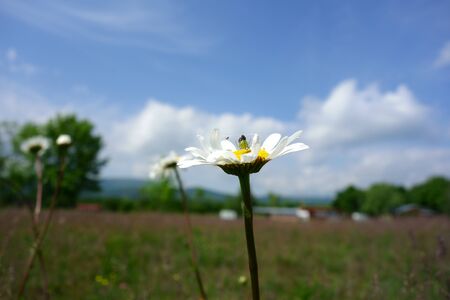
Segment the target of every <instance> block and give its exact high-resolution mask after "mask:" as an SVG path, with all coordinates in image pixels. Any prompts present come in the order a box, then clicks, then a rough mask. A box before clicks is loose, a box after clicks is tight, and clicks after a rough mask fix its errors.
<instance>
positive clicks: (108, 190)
mask: <svg viewBox="0 0 450 300" xmlns="http://www.w3.org/2000/svg"><path fill="white" fill-rule="evenodd" d="M147 182H148V180H144V179H130V178H124V179H120V178H119V179H101V180H100V187H101V191H99V192H82V193H81V198H110V197H119V198H127V199H138V198H139V191H140V189H141V188H142V187H143V186H144V185H145V184H146V183H147ZM203 192H204V197H205V198H207V199H211V200H215V201H224V200H225V199H226V198H227V197H230V196H232V195H231V194H225V193H221V192H217V191H213V190H208V189H203ZM187 193H188V195H189V196H194V195H195V194H196V193H197V188H189V189H187ZM268 199H269V197H268V196H262V197H258V201H261V202H267V201H268ZM282 200H289V201H292V202H299V203H300V202H301V203H304V204H315V205H317V204H328V203H330V202H331V200H332V199H331V198H327V197H289V198H282Z"/></svg>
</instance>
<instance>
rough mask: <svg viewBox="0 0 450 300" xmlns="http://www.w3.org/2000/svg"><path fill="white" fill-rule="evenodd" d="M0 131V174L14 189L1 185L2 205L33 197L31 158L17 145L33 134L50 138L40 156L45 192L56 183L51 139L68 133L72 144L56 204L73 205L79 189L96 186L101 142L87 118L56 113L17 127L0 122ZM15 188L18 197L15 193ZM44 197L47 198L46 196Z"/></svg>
mask: <svg viewBox="0 0 450 300" xmlns="http://www.w3.org/2000/svg"><path fill="white" fill-rule="evenodd" d="M0 132H1V141H2V144H1V145H0V146H1V151H0V153H1V155H2V159H1V161H2V163H1V165H0V166H1V176H2V179H3V181H4V182H5V181H6V182H8V183H9V184H12V185H13V186H14V187H15V189H16V191H13V190H12V189H9V190H8V189H7V188H5V187H4V188H2V190H1V192H0V199H1V200H0V201H1V202H2V204H12V203H14V202H17V200H18V198H26V200H28V199H32V198H33V197H34V196H33V195H34V189H35V186H36V183H35V172H34V161H33V157H31V156H29V155H26V154H24V153H23V152H22V151H21V150H20V145H21V144H22V142H23V141H25V140H26V139H28V138H30V137H32V136H35V135H43V136H46V137H48V138H49V139H50V141H51V144H50V149H48V151H47V152H46V153H45V154H44V155H43V157H42V160H43V163H44V166H45V168H44V186H45V190H44V194H45V195H51V194H52V192H53V189H54V184H55V182H56V176H57V172H58V162H59V158H58V152H57V148H56V146H55V141H56V138H57V137H58V136H59V135H60V134H69V135H70V136H71V137H72V140H73V141H74V143H73V145H72V147H70V148H69V150H68V154H67V159H66V173H65V177H64V181H63V186H62V188H61V193H60V197H59V200H58V201H59V205H60V206H65V207H71V206H74V205H75V204H76V201H77V199H78V197H79V195H80V192H81V191H82V190H98V189H99V186H98V181H99V172H100V169H101V167H102V166H104V165H105V163H106V160H105V159H103V158H100V151H101V149H102V146H103V141H102V138H101V137H100V136H99V135H97V134H96V133H95V132H94V125H93V124H92V123H91V122H90V121H88V120H85V119H79V118H77V116H75V115H73V114H71V115H57V116H56V117H54V118H52V119H50V120H48V121H47V122H46V123H44V124H36V123H31V122H30V123H25V124H24V125H22V126H19V125H17V124H14V123H3V124H2V125H1V130H0ZM18 191H20V194H22V196H19V195H18V194H17V192H18ZM44 199H46V200H48V197H44ZM22 200H25V199H22ZM44 204H45V203H44Z"/></svg>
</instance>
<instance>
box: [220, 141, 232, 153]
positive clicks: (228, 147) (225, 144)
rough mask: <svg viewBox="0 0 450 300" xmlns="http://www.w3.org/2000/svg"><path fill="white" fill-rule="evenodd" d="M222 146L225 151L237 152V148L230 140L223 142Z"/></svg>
mask: <svg viewBox="0 0 450 300" xmlns="http://www.w3.org/2000/svg"><path fill="white" fill-rule="evenodd" d="M220 145H221V146H222V149H223V150H228V151H236V146H235V145H234V144H233V143H232V142H230V141H229V140H223V141H221V142H220Z"/></svg>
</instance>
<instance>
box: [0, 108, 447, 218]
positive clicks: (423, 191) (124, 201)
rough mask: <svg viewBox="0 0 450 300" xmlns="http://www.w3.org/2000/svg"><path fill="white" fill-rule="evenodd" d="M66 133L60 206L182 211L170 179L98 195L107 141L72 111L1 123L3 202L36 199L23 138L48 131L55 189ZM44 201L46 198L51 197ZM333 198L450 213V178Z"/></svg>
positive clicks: (198, 201) (361, 205)
mask: <svg viewBox="0 0 450 300" xmlns="http://www.w3.org/2000/svg"><path fill="white" fill-rule="evenodd" d="M63 133H64V134H69V135H71V137H72V139H73V141H74V144H73V146H72V147H71V148H70V150H69V153H68V158H67V169H66V174H65V179H64V183H63V187H62V191H61V195H60V199H59V206H62V207H74V206H76V205H77V203H78V202H83V203H97V204H100V206H101V207H102V208H103V209H106V210H111V211H122V212H128V211H137V210H154V211H164V212H175V211H181V210H182V206H181V202H180V200H179V199H180V197H179V195H178V189H177V187H176V186H175V185H174V180H173V178H170V177H169V178H167V179H163V180H159V181H142V182H140V183H139V182H129V181H130V180H128V181H127V180H120V181H114V182H112V183H111V185H113V187H114V190H115V191H116V192H115V193H113V194H110V195H106V196H105V195H101V194H99V193H96V192H98V191H99V190H100V188H101V186H100V179H99V174H100V171H101V168H102V167H103V166H104V165H105V164H106V163H107V160H106V159H105V158H102V157H101V155H100V153H101V150H102V147H103V140H102V137H101V136H100V135H98V134H96V132H95V128H94V125H93V123H92V122H90V121H89V120H86V119H80V118H78V117H77V116H76V115H73V114H70V115H57V116H55V117H54V118H51V119H49V120H48V121H47V122H46V123H43V124H36V123H25V124H23V125H18V124H16V123H10V122H3V123H0V179H1V181H2V182H3V186H2V188H1V189H0V205H1V206H6V205H20V204H22V203H21V201H22V202H23V201H24V200H29V201H30V200H33V199H34V194H35V188H36V179H35V174H34V162H33V159H32V157H30V156H28V155H25V154H24V153H22V152H21V150H20V145H21V143H22V142H23V141H24V140H25V139H27V138H29V137H32V136H35V135H44V136H47V137H48V138H49V139H50V140H51V141H53V143H52V144H51V147H50V149H49V151H47V152H46V153H45V155H44V156H43V161H44V164H45V170H44V184H45V195H50V194H51V193H52V191H53V188H54V183H55V180H56V173H57V167H58V153H57V149H56V147H55V145H54V141H55V140H56V138H57V137H58V135H60V134H63ZM132 184H133V185H132ZM127 188H128V189H129V191H128V192H133V193H128V194H126V193H125V192H124V191H125V190H127ZM117 190H120V193H119V192H118V191H117ZM89 192H91V193H89ZM187 192H188V195H189V198H190V199H189V202H190V203H189V208H190V210H191V211H193V212H197V213H213V212H218V211H220V210H221V209H224V208H228V209H233V210H235V211H237V212H240V199H239V193H238V192H237V193H236V194H234V195H224V194H221V195H218V194H217V193H215V192H212V191H209V190H205V189H203V188H193V189H188V191H187ZM20 195H22V196H20ZM99 195H101V196H99ZM130 195H131V196H130ZM44 199H46V200H47V201H48V197H44ZM330 200H332V201H329V203H330V205H331V206H332V207H333V208H334V209H336V210H338V211H339V212H341V213H345V214H350V213H352V212H363V213H366V214H368V215H372V216H378V215H383V214H390V213H392V212H393V210H395V209H396V208H398V207H399V206H401V205H404V204H415V205H418V206H420V207H423V208H426V209H430V210H432V211H433V212H435V213H443V214H450V181H449V180H448V179H447V178H445V177H440V176H435V177H431V178H429V179H428V180H426V181H425V182H422V183H419V184H416V185H414V186H412V187H409V188H406V187H403V186H399V185H393V184H390V183H375V184H372V185H371V186H369V187H367V188H365V189H362V188H359V187H355V186H353V185H350V186H348V187H346V188H344V189H343V190H341V191H339V192H338V193H337V195H336V196H335V197H334V199H330ZM305 202H308V201H303V199H302V198H286V197H283V196H280V195H277V194H274V193H269V194H268V195H267V196H264V197H260V198H258V199H255V205H259V206H273V207H299V206H304V204H305ZM44 204H45V203H44ZM316 205H317V203H316Z"/></svg>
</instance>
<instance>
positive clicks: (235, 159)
mask: <svg viewBox="0 0 450 300" xmlns="http://www.w3.org/2000/svg"><path fill="white" fill-rule="evenodd" d="M301 133H302V131H301V130H300V131H297V132H295V133H294V134H293V135H291V136H285V137H281V134H279V133H273V134H271V135H269V136H268V137H267V138H266V139H265V140H264V142H263V143H262V144H261V143H260V140H259V136H258V135H257V134H255V135H254V136H253V139H252V143H251V145H249V144H248V143H247V140H246V138H245V136H241V137H240V138H239V141H238V143H239V145H238V146H237V147H236V146H235V145H234V144H233V143H232V142H230V141H229V140H228V139H222V140H221V139H220V133H219V130H218V129H214V130H213V131H212V133H211V135H210V137H209V141H207V140H205V138H204V137H203V136H201V135H199V136H198V139H199V140H200V144H201V146H202V147H201V148H196V147H189V148H186V151H188V152H190V153H191V154H192V156H193V158H192V159H186V160H183V161H181V162H179V163H178V166H179V167H180V168H188V167H191V166H196V165H217V166H219V167H221V168H222V169H223V170H224V171H225V172H226V173H229V174H233V175H238V174H240V173H242V172H247V173H256V172H258V171H259V170H260V169H261V168H262V166H263V165H264V164H266V163H267V162H268V161H270V160H272V159H275V158H277V157H280V156H283V155H285V154H288V153H291V152H296V151H301V150H305V149H308V148H309V146H307V145H305V144H303V143H292V142H293V141H294V140H296V139H297V138H298V137H299V136H300V135H301Z"/></svg>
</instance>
